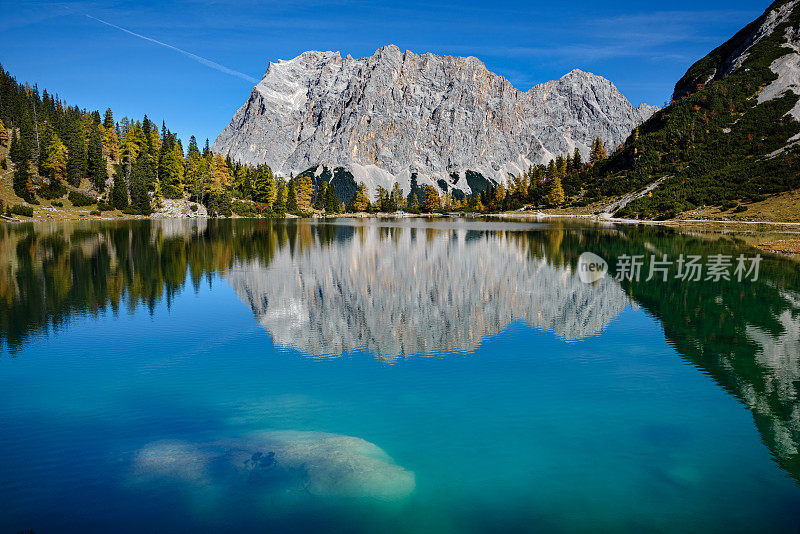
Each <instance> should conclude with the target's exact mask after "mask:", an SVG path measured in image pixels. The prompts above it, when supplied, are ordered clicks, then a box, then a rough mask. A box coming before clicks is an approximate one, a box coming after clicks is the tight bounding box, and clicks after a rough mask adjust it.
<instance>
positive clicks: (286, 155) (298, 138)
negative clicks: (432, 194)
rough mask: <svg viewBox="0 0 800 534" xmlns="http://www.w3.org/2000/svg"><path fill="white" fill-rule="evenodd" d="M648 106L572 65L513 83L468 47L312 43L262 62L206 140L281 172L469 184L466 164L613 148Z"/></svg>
mask: <svg viewBox="0 0 800 534" xmlns="http://www.w3.org/2000/svg"><path fill="white" fill-rule="evenodd" d="M656 110H657V108H656V107H654V106H648V105H642V106H640V107H639V108H635V107H634V106H632V105H631V103H630V102H628V100H627V99H626V98H625V97H624V96H622V94H621V93H620V92H619V91H618V90H617V88H616V87H615V86H614V84H612V83H611V82H610V81H608V80H606V79H604V78H602V77H600V76H595V75H594V74H589V73H586V72H582V71H580V70H574V71H572V72H570V73H569V74H566V75H565V76H563V77H562V78H561V79H559V80H556V81H551V82H547V83H545V84H541V85H537V86H535V87H533V88H531V89H530V90H529V91H527V92H522V91H519V90H517V89H516V88H514V87H513V86H512V85H511V83H510V82H509V81H508V80H506V79H505V78H504V77H502V76H499V75H497V74H494V73H492V72H490V71H489V70H487V69H486V66H485V65H484V64H483V63H482V62H481V61H479V60H478V59H476V58H474V57H452V56H437V55H434V54H430V53H428V54H423V55H418V54H415V53H413V52H408V51H407V52H401V51H400V50H399V49H398V48H397V47H396V46H394V45H390V46H385V47H383V48H381V49H379V50H378V51H376V52H375V54H374V55H373V56H371V57H364V58H359V59H353V58H352V57H350V56H347V57H345V58H342V57H341V56H340V54H339V53H338V52H315V51H312V52H305V53H303V54H301V55H300V56H298V57H296V58H294V59H292V60H290V61H278V62H277V63H270V64H269V68H268V69H267V72H266V74H265V75H264V78H263V79H262V80H261V82H259V83H258V85H256V86H255V87H254V88H253V91H252V93H251V94H250V98H249V99H248V101H247V102H246V103H245V104H244V105H243V106H242V107H241V108H240V109H239V110H238V111H237V112H236V114H235V115H234V117H233V119H232V120H231V122H230V124H229V125H228V126H227V127H226V128H225V129H224V130H223V131H222V133H220V135H219V136H218V137H217V140H216V142H215V143H214V146H213V150H214V151H216V152H218V153H221V154H223V155H230V156H231V157H232V158H234V159H237V160H240V161H242V162H246V163H251V164H257V163H267V164H269V165H270V166H271V167H272V168H273V169H274V170H276V171H277V172H279V173H281V174H283V175H287V176H288V174H289V173H290V172H293V173H298V172H302V171H305V170H307V169H309V168H311V167H313V166H315V165H318V164H325V165H326V166H328V167H337V166H342V167H345V168H347V169H348V170H350V171H351V172H352V173H353V175H354V177H355V179H356V181H357V182H358V181H364V182H365V183H366V184H367V185H368V186H369V188H370V190H374V189H375V188H376V187H377V186H378V185H381V186H383V187H384V188H387V189H390V188H391V186H392V185H393V184H394V182H395V181H398V182H399V183H400V186H401V187H403V189H404V190H405V191H406V193H408V191H409V185H410V179H411V174H412V173H417V175H418V177H417V179H418V183H419V185H423V184H426V183H430V184H434V185H436V182H437V180H438V179H444V180H445V181H446V182H447V183H448V185H447V189H450V188H455V189H459V190H461V191H464V192H466V193H469V192H471V191H470V188H469V186H468V184H467V183H466V180H465V172H466V171H467V170H472V171H476V172H479V173H481V174H482V175H483V176H484V177H486V178H489V179H492V180H494V181H495V182H504V181H505V180H506V179H507V177H508V173H512V174H519V173H520V172H521V171H523V170H527V168H528V166H529V165H531V164H538V163H546V162H548V161H549V160H550V159H552V158H553V157H554V156H555V155H558V154H566V153H572V152H573V151H574V149H575V148H576V147H577V148H578V149H580V150H581V152H582V153H583V155H584V157H587V156H588V152H589V148H588V147H589V146H590V145H591V143H592V141H593V139H594V138H595V137H600V138H601V139H602V140H603V141H604V143H605V144H606V146H609V147H614V146H617V145H618V144H620V143H621V142H623V141H624V140H625V138H626V137H627V136H628V135H629V134H630V132H631V131H632V130H633V128H634V127H635V126H637V125H638V124H639V123H641V122H642V121H644V120H645V119H647V118H648V117H650V115H652V114H653V113H654V112H655V111H656ZM456 175H457V176H458V179H456V178H455V176H456Z"/></svg>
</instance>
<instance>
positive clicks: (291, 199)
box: [286, 179, 297, 213]
mask: <svg viewBox="0 0 800 534" xmlns="http://www.w3.org/2000/svg"><path fill="white" fill-rule="evenodd" d="M294 187H295V180H294V179H291V180H289V185H288V189H287V191H286V211H288V212H289V213H296V212H297V194H296V193H295V190H294Z"/></svg>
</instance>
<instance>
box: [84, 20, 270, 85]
mask: <svg viewBox="0 0 800 534" xmlns="http://www.w3.org/2000/svg"><path fill="white" fill-rule="evenodd" d="M84 15H86V16H87V17H88V18H90V19H92V20H96V21H97V22H99V23H101V24H105V25H106V26H110V27H112V28H116V29H118V30H120V31H123V32H125V33H128V34H130V35H133V36H134V37H138V38H139V39H144V40H145V41H150V42H151V43H155V44H157V45H161V46H166V47H167V48H169V49H171V50H174V51H176V52H178V53H180V54H183V55H184V56H186V57H188V58H190V59H193V60H195V61H197V62H198V63H201V64H203V65H205V66H206V67H211V68H212V69H215V70H218V71H220V72H224V73H225V74H230V75H231V76H236V77H237V78H242V79H243V80H247V81H248V82H250V83H258V80H256V79H255V78H252V77H250V76H248V75H247V74H244V73H242V72H239V71H238V70H233V69H229V68H228V67H226V66H225V65H220V64H219V63H216V62H214V61H211V60H210V59H206V58H204V57H200V56H198V55H197V54H192V53H191V52H187V51H186V50H181V49H180V48H178V47H177V46H172V45H171V44H167V43H162V42H161V41H157V40H155V39H152V38H150V37H147V36H145V35H141V34H138V33H135V32H132V31H130V30H126V29H125V28H123V27H122V26H117V25H116V24H111V23H110V22H106V21H104V20H102V19H98V18H97V17H93V16H91V15H89V14H86V13H84Z"/></svg>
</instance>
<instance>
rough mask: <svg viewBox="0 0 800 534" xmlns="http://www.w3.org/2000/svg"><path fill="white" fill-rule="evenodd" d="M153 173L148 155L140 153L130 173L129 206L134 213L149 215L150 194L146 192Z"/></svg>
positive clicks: (150, 211)
mask: <svg viewBox="0 0 800 534" xmlns="http://www.w3.org/2000/svg"><path fill="white" fill-rule="evenodd" d="M154 174H155V172H154V169H153V165H152V163H151V161H150V156H149V155H147V154H144V153H143V154H140V155H139V157H138V158H136V162H135V163H134V164H133V169H132V173H131V202H130V207H131V209H132V210H133V211H135V212H136V213H139V214H141V215H149V214H150V213H152V211H153V208H152V206H151V205H150V194H149V193H148V192H147V188H148V184H150V183H151V182H152V181H153V175H154Z"/></svg>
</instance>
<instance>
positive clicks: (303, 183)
mask: <svg viewBox="0 0 800 534" xmlns="http://www.w3.org/2000/svg"><path fill="white" fill-rule="evenodd" d="M294 194H295V201H296V202H297V209H298V211H302V212H307V211H309V210H310V209H311V197H312V196H313V195H314V182H312V181H311V177H310V176H308V175H305V174H304V175H300V176H298V177H296V178H295V179H294Z"/></svg>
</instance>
